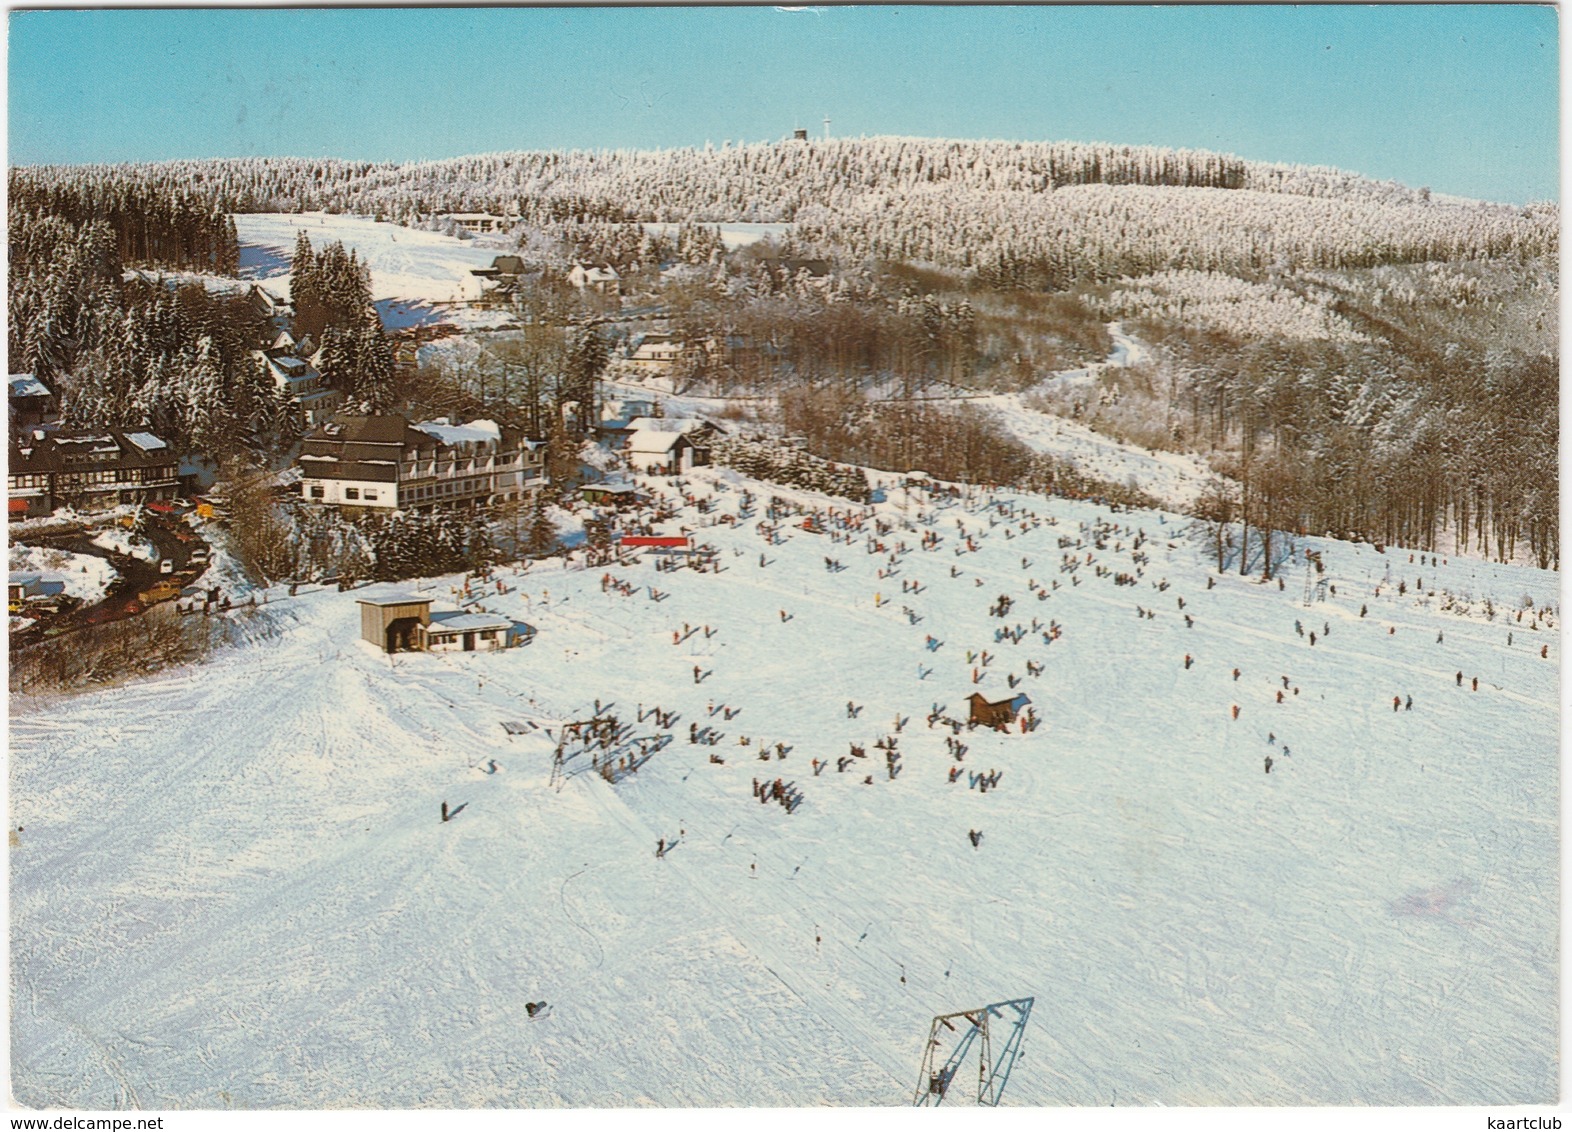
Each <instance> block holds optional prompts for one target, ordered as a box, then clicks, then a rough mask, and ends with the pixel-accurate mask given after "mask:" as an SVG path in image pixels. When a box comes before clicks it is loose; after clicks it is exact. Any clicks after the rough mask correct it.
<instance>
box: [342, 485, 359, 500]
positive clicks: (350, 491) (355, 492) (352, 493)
mask: <svg viewBox="0 0 1572 1132" xmlns="http://www.w3.org/2000/svg"><path fill="white" fill-rule="evenodd" d="M344 498H345V499H359V498H360V489H359V488H358V487H346V488H345V489H344Z"/></svg>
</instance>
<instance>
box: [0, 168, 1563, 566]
mask: <svg viewBox="0 0 1572 1132" xmlns="http://www.w3.org/2000/svg"><path fill="white" fill-rule="evenodd" d="M10 194H11V213H10V253H11V259H10V292H9V294H10V313H11V321H10V349H11V358H12V362H11V368H12V370H13V371H17V372H21V371H24V370H32V371H34V372H38V373H40V374H41V375H44V376H46V378H47V379H52V381H53V383H54V384H55V385H57V386H58V387H59V390H60V392H61V395H62V398H63V402H64V409H65V412H66V415H67V417H68V419H69V420H71V421H72V423H78V424H84V425H118V426H131V425H143V424H145V425H147V426H149V427H152V428H153V429H154V430H155V431H161V432H163V433H167V434H169V435H170V436H171V437H172V438H173V439H174V440H175V441H176V443H177V444H179V445H181V446H182V447H189V448H191V449H193V450H199V451H204V452H207V453H209V454H211V455H214V456H216V457H233V456H244V457H246V458H248V459H250V460H253V461H256V462H259V463H266V462H267V461H268V460H269V459H275V458H277V456H278V455H279V454H280V453H282V452H285V451H287V450H288V448H289V446H290V444H292V443H293V441H294V439H295V437H294V435H293V433H292V429H291V426H290V425H289V422H288V414H287V413H286V412H285V411H284V408H283V406H282V405H280V404H279V403H278V402H277V398H276V396H275V395H274V394H273V392H272V390H271V389H270V388H268V387H267V386H266V385H265V383H264V382H263V381H262V379H261V376H260V375H259V374H256V373H255V372H253V367H252V363H251V362H250V360H249V358H248V354H247V351H248V350H249V349H250V344H251V343H252V342H253V340H254V339H255V338H256V336H257V334H258V333H259V329H260V327H259V324H258V316H257V315H256V313H255V311H254V310H252V309H251V308H250V307H249V305H248V304H246V303H245V302H244V301H243V300H241V299H240V298H228V297H225V296H223V295H219V294H213V293H210V292H209V291H207V290H205V289H204V288H202V287H201V286H170V285H166V284H165V283H163V282H161V281H159V280H158V279H157V278H156V277H155V278H154V279H152V280H150V279H149V278H148V277H147V274H145V273H144V274H137V273H132V272H128V269H145V271H151V272H153V273H156V272H161V271H167V272H198V273H204V274H214V275H221V276H225V275H233V274H234V272H235V270H236V265H237V262H238V248H237V246H236V241H235V233H234V226H233V222H232V221H231V220H230V216H231V214H233V213H236V212H270V211H284V212H290V211H307V210H318V209H320V210H324V211H328V212H350V213H356V214H364V215H368V216H375V217H379V218H382V219H386V220H391V221H396V222H399V223H403V224H406V225H411V226H418V227H425V228H439V227H441V223H442V222H441V221H440V220H439V219H438V218H439V217H440V216H441V215H442V214H445V213H449V212H455V211H490V212H494V213H498V214H502V215H506V216H509V217H516V218H517V220H516V224H515V226H514V228H513V230H512V237H513V238H514V241H515V242H516V243H517V245H518V247H519V248H520V250H521V252H522V253H523V254H524V256H525V258H526V260H527V261H528V262H529V263H530V264H531V266H533V267H537V268H539V269H540V274H539V275H538V277H536V278H535V279H534V280H533V281H532V282H531V285H530V288H529V289H528V291H527V292H526V294H525V295H524V296H523V299H522V301H523V302H524V304H525V305H526V306H532V307H533V308H534V312H535V313H537V314H539V315H541V316H543V318H544V321H545V322H546V323H557V324H558V325H555V326H552V325H540V324H537V326H536V328H535V329H534V330H532V331H530V332H528V333H521V334H520V335H518V336H517V338H516V340H515V341H514V342H512V343H510V344H508V347H507V348H508V349H510V350H512V351H513V352H514V353H515V354H516V355H517V356H518V357H519V358H520V359H523V360H524V361H527V362H528V364H529V365H532V366H534V367H535V369H536V370H539V371H542V372H544V371H550V372H549V373H547V374H546V377H545V378H544V379H543V380H542V381H541V382H540V383H538V384H537V385H536V386H535V387H534V394H535V396H536V397H537V398H539V397H542V396H544V397H546V398H548V399H550V398H552V397H555V398H556V399H557V400H559V401H560V400H562V399H563V398H564V397H566V396H569V395H570V394H571V395H577V394H578V392H579V389H580V387H581V386H582V384H583V382H584V380H585V379H586V377H587V376H588V375H590V374H593V373H594V372H597V370H598V367H599V366H602V365H604V358H603V357H599V358H597V357H596V356H595V353H596V344H595V343H591V342H588V341H586V339H585V336H584V334H583V333H582V330H578V331H575V330H573V329H568V328H565V324H567V323H570V322H582V321H583V317H582V316H584V315H586V314H591V313H595V312H594V311H593V310H591V309H588V306H589V304H587V303H586V301H585V300H584V299H582V298H580V297H578V296H576V295H574V294H573V293H571V291H570V289H568V288H566V287H565V286H564V285H563V283H562V279H561V274H562V271H563V270H564V269H565V267H566V266H567V265H568V264H570V263H572V262H574V261H577V260H586V261H593V262H606V263H611V264H613V265H614V266H616V267H617V268H618V269H619V271H620V272H622V273H623V275H624V278H625V280H627V281H628V282H629V284H630V286H631V287H633V288H634V289H635V290H640V289H642V290H644V291H647V292H648V293H649V294H650V296H651V297H652V298H653V299H654V300H655V301H658V302H660V303H662V304H664V305H665V306H666V307H667V309H668V310H669V311H670V312H671V314H672V317H673V321H674V322H675V324H676V326H677V328H678V329H679V330H680V331H681V332H682V333H683V334H684V335H685V337H687V338H688V339H689V340H691V341H700V340H703V339H706V338H709V339H717V338H724V337H726V336H732V337H735V338H740V339H744V340H748V341H754V342H767V343H769V344H770V345H771V347H772V349H771V350H770V351H767V352H764V353H762V354H761V355H760V356H759V357H758V358H756V359H754V360H753V361H752V362H750V363H749V365H748V366H747V367H744V368H742V369H739V368H738V367H737V366H735V365H722V364H721V363H720V361H719V359H713V358H706V357H705V356H704V355H703V354H702V353H699V354H697V355H696V356H695V357H694V358H693V359H692V360H690V361H689V362H688V363H687V364H688V369H689V372H687V373H685V374H684V375H683V376H684V378H685V380H686V381H687V382H688V385H689V388H691V389H692V390H693V391H695V392H706V393H711V394H714V395H718V396H728V395H730V396H744V395H746V396H753V397H760V396H762V397H766V398H768V399H769V401H770V404H771V405H772V407H773V413H774V418H775V419H776V420H777V421H778V422H779V423H780V424H782V425H783V426H784V427H785V428H786V429H787V430H788V431H789V432H791V433H792V434H795V435H800V436H804V437H806V438H807V440H808V445H809V448H810V450H812V451H813V452H816V453H817V454H818V455H820V456H821V457H825V458H828V459H830V460H839V461H845V462H857V463H864V464H870V465H872V466H876V467H884V468H889V469H905V468H910V467H914V466H921V467H923V468H924V469H925V470H927V471H929V472H930V473H932V474H934V475H939V476H943V477H946V478H955V479H969V480H975V481H980V482H1035V483H1038V484H1041V485H1044V486H1049V487H1052V488H1056V489H1060V490H1069V491H1075V492H1087V491H1095V490H1097V489H1098V488H1102V489H1105V490H1108V491H1112V490H1114V489H1115V488H1116V487H1117V485H1096V484H1088V483H1085V482H1080V481H1078V480H1077V478H1076V477H1074V476H1073V475H1071V474H1070V472H1069V470H1068V469H1064V468H1062V467H1060V468H1056V467H1054V466H1053V465H1052V462H1051V461H1045V460H1044V459H1042V458H1041V457H1034V456H1033V454H1032V453H1030V452H1029V451H1027V450H1026V449H1025V448H1024V447H1023V446H1021V445H1019V444H1018V443H1016V442H1015V441H1013V440H1011V439H1010V438H1009V437H1008V436H1007V435H1006V434H1004V433H1003V432H1002V430H1000V429H999V428H997V427H995V425H994V424H993V422H991V421H989V420H988V419H987V417H986V414H983V413H981V412H976V411H972V410H969V409H968V408H966V407H965V406H964V405H960V406H957V405H955V404H954V403H953V402H951V403H938V402H933V401H929V400H925V399H924V397H925V396H926V395H930V394H932V393H933V392H934V391H935V390H946V391H950V392H953V391H954V390H955V389H956V388H957V387H959V388H960V389H962V390H999V389H1025V388H1030V387H1032V386H1033V385H1034V384H1035V383H1036V382H1037V381H1039V380H1040V379H1041V378H1042V377H1043V376H1045V375H1046V374H1048V373H1051V372H1053V371H1054V370H1057V369H1064V368H1069V367H1072V366H1075V365H1079V364H1084V363H1087V362H1091V361H1095V360H1098V359H1099V358H1101V357H1103V356H1106V354H1107V352H1108V350H1109V348H1110V345H1111V342H1110V339H1109V336H1108V332H1107V329H1106V327H1107V324H1108V323H1109V322H1110V321H1114V320H1118V321H1120V322H1121V323H1122V324H1123V326H1124V329H1125V331H1126V332H1127V333H1129V334H1131V335H1133V336H1134V337H1136V338H1137V339H1139V340H1140V341H1142V342H1144V343H1146V344H1148V345H1150V346H1151V347H1153V350H1154V353H1153V360H1152V361H1150V362H1148V363H1146V364H1143V365H1137V366H1132V367H1129V368H1126V369H1123V370H1110V371H1107V372H1106V373H1105V374H1104V375H1103V376H1102V378H1101V380H1100V382H1099V384H1098V388H1097V391H1096V394H1095V396H1080V395H1075V394H1068V393H1055V392H1052V391H1044V392H1042V393H1041V394H1040V395H1039V400H1038V402H1037V403H1038V404H1039V407H1041V408H1044V409H1047V410H1051V411H1056V412H1061V413H1064V414H1065V415H1068V416H1074V417H1078V418H1079V419H1081V420H1083V421H1084V422H1086V423H1088V424H1091V425H1092V426H1093V427H1096V428H1098V429H1099V430H1101V431H1104V432H1106V433H1110V434H1112V435H1114V436H1117V437H1119V438H1121V439H1124V440H1126V441H1129V442H1133V443H1138V444H1141V445H1143V446H1146V447H1151V448H1171V449H1176V450H1196V451H1201V452H1203V453H1207V454H1209V456H1210V457H1211V459H1212V461H1213V463H1214V466H1215V467H1217V469H1218V470H1219V471H1220V472H1221V473H1223V474H1224V475H1226V476H1227V477H1228V479H1226V480H1225V479H1222V478H1219V480H1218V481H1217V482H1216V484H1215V485H1214V488H1213V490H1211V491H1209V492H1208V493H1207V495H1206V496H1205V497H1204V498H1203V499H1202V501H1201V502H1200V504H1199V510H1200V512H1201V513H1202V514H1203V515H1204V516H1205V517H1208V518H1210V519H1214V520H1227V521H1232V522H1238V521H1240V520H1244V521H1246V522H1248V523H1250V524H1251V525H1264V526H1265V527H1267V528H1268V529H1270V528H1276V529H1280V530H1305V531H1314V532H1317V533H1321V532H1326V533H1331V534H1334V535H1338V536H1341V537H1349V538H1360V539H1367V540H1370V541H1376V542H1394V543H1402V544H1406V545H1412V546H1416V547H1421V548H1425V549H1436V548H1437V545H1438V543H1440V544H1442V545H1443V546H1457V547H1458V548H1459V549H1468V550H1471V551H1473V552H1475V553H1481V554H1485V555H1488V556H1491V557H1512V556H1514V555H1515V554H1518V553H1520V552H1521V551H1522V550H1523V549H1524V548H1527V549H1528V550H1529V552H1530V553H1531V554H1532V556H1533V557H1534V558H1535V559H1536V560H1537V561H1538V562H1539V563H1540V564H1542V565H1546V566H1549V565H1555V564H1557V563H1558V561H1559V543H1558V538H1557V521H1558V505H1559V504H1558V496H1557V452H1558V445H1559V432H1558V423H1557V404H1558V377H1557V369H1558V365H1557V358H1558V352H1559V342H1558V326H1557V322H1556V317H1557V315H1556V311H1557V271H1558V256H1559V244H1558V232H1559V209H1558V207H1557V206H1555V205H1554V204H1549V203H1538V204H1531V205H1528V206H1512V205H1503V204H1493V203H1489V202H1477V201H1462V200H1455V199H1450V198H1443V197H1441V196H1439V195H1437V194H1432V193H1431V192H1430V191H1429V190H1428V189H1425V188H1411V187H1407V186H1403V185H1398V184H1395V183H1392V182H1380V181H1372V180H1369V179H1366V178H1362V177H1359V176H1357V175H1354V174H1350V173H1345V172H1342V171H1338V170H1332V169H1324V168H1308V167H1300V166H1285V165H1268V164H1263V163H1258V162H1248V161H1244V160H1241V159H1239V158H1236V157H1231V156H1227V155H1220V154H1213V153H1205V152H1198V151H1183V150H1177V151H1175V150H1160V149H1155V148H1149V147H1127V146H1103V145H1081V144H1070V143H1053V144H1035V143H1033V144H1027V143H1005V142H971V141H943V140H923V139H898V138H873V139H863V140H837V141H813V142H809V143H801V142H784V143H779V144H768V145H748V146H737V147H732V146H724V147H720V148H714V147H706V148H705V149H702V150H700V149H688V150H661V151H615V152H606V151H598V152H590V151H575V152H548V153H515V154H492V155H483V156H476V157H467V158H458V159H454V160H451V161H434V162H421V163H411V164H386V163H382V164H378V163H368V162H351V161H328V160H311V159H292V158H270V159H246V160H213V161H189V162H170V163H163V164H155V165H123V166H87V167H29V168H13V169H12V170H11V172H10ZM737 221H754V222H781V223H789V224H791V228H790V229H789V230H788V231H787V232H786V233H785V234H784V235H783V236H782V237H781V238H780V239H779V240H777V241H773V242H766V243H763V244H761V245H756V246H754V247H752V248H744V249H741V250H738V251H733V252H729V253H728V252H726V251H725V250H724V248H723V247H722V246H721V244H720V241H719V239H718V237H717V235H716V233H715V230H714V229H713V228H711V227H709V225H713V224H716V223H720V222H737ZM650 222H663V223H667V224H674V225H677V228H676V230H675V234H673V233H671V232H656V233H651V232H650V231H648V230H647V229H645V228H644V227H643V226H642V225H643V224H645V223H650ZM308 253H309V254H308ZM807 261H822V262H823V263H824V264H825V265H827V267H828V271H827V273H825V274H822V275H821V274H819V273H818V272H817V271H815V272H812V273H810V272H807V271H803V270H800V269H797V268H795V267H794V266H793V265H794V264H799V263H802V262H807ZM296 262H297V264H302V263H309V269H308V270H307V271H305V272H304V275H305V278H306V283H307V285H306V288H305V291H304V294H303V301H302V302H301V304H300V307H301V310H300V314H301V318H302V320H303V322H302V325H304V326H306V327H307V328H308V329H309V331H310V333H312V334H313V335H314V336H316V337H317V338H318V340H319V341H322V342H323V343H324V345H326V343H328V342H330V341H331V342H332V343H333V349H332V350H331V351H328V356H329V357H330V358H331V366H332V372H331V373H328V374H327V376H328V377H329V380H330V381H332V382H333V383H334V384H335V385H337V386H338V387H340V388H343V389H345V390H346V392H348V393H350V395H351V401H352V403H353V404H354V405H356V406H358V407H361V408H365V409H383V408H393V407H412V408H418V409H422V410H433V411H448V410H449V409H450V408H452V409H455V410H462V411H477V412H478V411H485V412H488V413H489V414H491V415H493V416H497V417H499V418H502V419H506V418H508V417H509V416H514V417H516V418H517V419H518V420H519V422H520V423H530V421H531V419H532V417H533V421H534V422H535V423H537V424H538V421H539V405H538V404H537V405H531V406H523V405H519V404H517V403H516V402H517V398H514V402H515V403H512V404H499V403H498V401H497V391H496V389H495V388H493V389H492V390H491V391H490V392H489V396H488V393H487V391H486V390H485V388H484V387H481V389H480V390H479V391H477V390H476V388H475V386H474V384H473V382H470V381H467V380H465V379H464V377H463V375H461V374H455V373H453V372H444V371H441V370H435V371H434V370H425V371H422V372H421V373H419V374H416V375H413V376H408V377H404V378H400V377H398V376H397V375H394V374H393V373H392V371H391V366H390V357H389V352H388V347H387V343H386V340H385V337H384V335H383V333H382V331H381V329H380V327H379V326H378V325H377V324H376V322H375V318H374V313H373V312H371V310H370V305H369V301H368V299H369V291H368V290H367V286H366V283H367V281H366V277H365V271H364V267H363V265H360V264H358V263H357V262H355V259H354V256H353V255H352V254H350V255H346V254H345V253H344V250H343V249H342V248H341V247H340V248H335V247H333V246H329V247H326V248H317V249H311V248H310V247H309V245H306V246H305V247H303V248H302V249H299V250H297V255H296ZM673 263H686V264H689V265H690V269H689V270H688V271H687V272H685V273H670V272H667V273H666V274H665V275H662V274H661V272H660V270H659V269H660V268H661V267H663V266H669V265H670V264H673ZM297 274H300V270H299V268H298V267H297ZM313 280H314V281H315V282H313ZM298 286H299V283H298V282H297V287H298ZM313 287H315V291H313V289H312V288H313ZM600 313H602V314H604V313H605V312H604V311H602V312H600ZM521 364H522V363H521ZM326 368H328V367H327V364H326V363H325V364H324V369H326ZM547 419H549V418H547Z"/></svg>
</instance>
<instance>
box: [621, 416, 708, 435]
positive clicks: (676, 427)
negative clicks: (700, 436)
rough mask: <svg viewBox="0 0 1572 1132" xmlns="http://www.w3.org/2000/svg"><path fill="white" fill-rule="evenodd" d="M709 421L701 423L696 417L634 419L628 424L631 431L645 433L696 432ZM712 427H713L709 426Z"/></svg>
mask: <svg viewBox="0 0 1572 1132" xmlns="http://www.w3.org/2000/svg"><path fill="white" fill-rule="evenodd" d="M709 424H710V422H709V421H701V420H700V419H699V418H698V417H634V418H633V419H632V420H631V421H629V422H628V427H629V428H632V429H643V430H644V431H646V432H678V433H683V434H687V433H691V432H697V431H699V430H700V429H702V428H705V427H706V426H709ZM711 427H713V426H711Z"/></svg>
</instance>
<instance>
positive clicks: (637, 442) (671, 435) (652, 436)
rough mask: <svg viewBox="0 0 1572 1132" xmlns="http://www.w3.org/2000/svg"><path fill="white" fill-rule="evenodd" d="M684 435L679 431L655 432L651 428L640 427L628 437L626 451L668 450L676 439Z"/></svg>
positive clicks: (674, 443)
mask: <svg viewBox="0 0 1572 1132" xmlns="http://www.w3.org/2000/svg"><path fill="white" fill-rule="evenodd" d="M683 439H685V437H684V436H683V435H682V433H680V432H656V431H654V430H653V429H647V428H641V429H638V430H636V431H635V432H634V433H633V435H632V436H630V437H629V438H628V451H630V452H645V453H651V452H670V451H671V450H672V448H673V447H675V445H676V443H677V441H679V440H683Z"/></svg>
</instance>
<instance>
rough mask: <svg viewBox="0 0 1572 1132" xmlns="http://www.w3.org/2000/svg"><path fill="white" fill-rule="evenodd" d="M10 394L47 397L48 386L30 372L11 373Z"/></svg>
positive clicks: (14, 395)
mask: <svg viewBox="0 0 1572 1132" xmlns="http://www.w3.org/2000/svg"><path fill="white" fill-rule="evenodd" d="M11 396H13V397H47V396H49V387H48V386H47V385H45V384H44V383H43V382H42V381H39V380H38V378H36V377H34V376H33V375H32V374H30V373H13V374H12V375H11Z"/></svg>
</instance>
